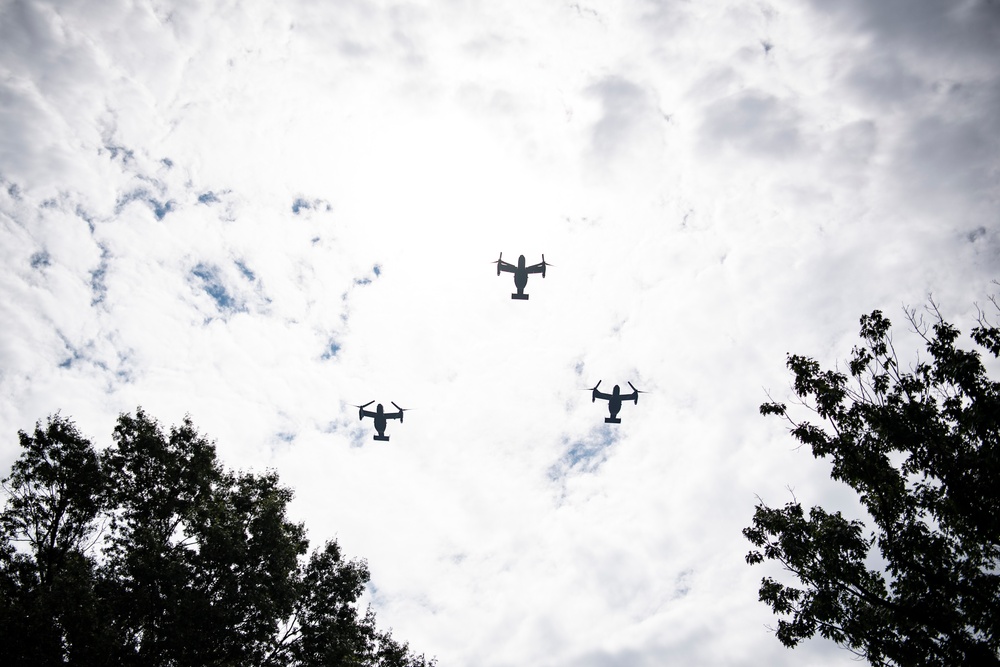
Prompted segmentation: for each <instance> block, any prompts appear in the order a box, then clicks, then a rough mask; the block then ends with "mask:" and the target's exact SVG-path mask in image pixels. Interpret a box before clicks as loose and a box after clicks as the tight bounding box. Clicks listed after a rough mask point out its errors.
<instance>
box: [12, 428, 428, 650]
mask: <svg viewBox="0 0 1000 667" xmlns="http://www.w3.org/2000/svg"><path fill="white" fill-rule="evenodd" d="M20 439H21V446H22V449H23V451H22V454H21V457H20V458H19V459H18V460H17V462H16V463H15V464H14V466H13V470H12V472H11V475H10V476H9V477H8V478H7V479H5V480H4V483H3V485H4V489H5V491H6V492H7V495H8V501H7V503H6V506H5V508H4V510H3V512H2V513H0V627H3V628H4V635H5V641H4V642H3V643H2V644H0V661H2V662H3V663H4V664H11V665H28V664H30V665H47V664H64V663H66V662H69V663H73V664H80V665H90V664H117V665H237V664H239V665H244V664H253V665H271V666H275V667H283V666H302V667H308V666H312V665H357V666H359V667H360V666H371V667H417V666H418V665H427V664H428V663H427V662H426V661H425V660H424V658H423V656H415V655H413V654H412V653H411V652H410V651H409V649H408V647H407V646H406V645H405V644H399V643H397V642H395V641H394V640H393V639H392V636H391V634H390V633H388V632H380V631H378V630H377V629H376V627H375V618H374V614H373V612H372V611H371V610H370V609H369V610H368V611H367V612H366V613H364V614H360V613H359V611H358V609H357V602H358V599H359V598H360V596H361V594H362V593H363V591H364V588H365V585H366V584H367V582H368V580H369V573H368V568H367V565H366V564H365V563H364V561H356V560H346V559H344V558H343V557H342V556H341V553H340V549H339V547H338V546H337V544H336V543H335V542H329V543H327V544H326V545H325V546H324V548H323V549H321V550H320V551H318V552H316V553H314V554H313V555H312V556H311V557H310V558H308V559H306V558H305V554H306V552H307V550H308V543H307V540H306V538H305V529H304V527H303V526H302V525H301V524H296V523H293V522H291V521H289V520H288V518H287V517H286V513H285V509H286V507H287V505H288V503H289V502H290V501H291V498H292V493H291V491H290V490H289V489H287V488H285V487H282V486H281V485H280V483H279V480H278V477H277V475H276V474H275V473H273V472H268V473H266V474H264V475H252V474H234V473H231V472H228V471H226V470H225V469H224V468H223V467H222V466H221V464H220V463H219V462H218V460H217V459H216V455H215V447H214V445H213V444H212V443H210V442H208V441H207V440H206V439H205V438H203V437H201V436H200V435H199V434H198V433H197V431H196V430H195V428H194V426H193V425H192V424H191V422H190V420H188V419H185V421H184V423H183V424H182V425H180V426H179V427H174V428H171V429H170V431H169V433H164V432H163V430H162V429H161V428H160V426H159V424H158V423H157V422H156V421H155V420H153V419H151V418H150V417H148V416H147V415H146V414H145V413H144V412H143V411H142V410H141V409H140V410H138V411H137V412H136V414H135V415H134V416H132V415H127V414H123V415H121V416H120V417H119V419H118V424H117V426H116V428H115V430H114V444H113V446H111V447H109V448H107V449H105V450H104V451H103V452H101V453H100V454H98V453H97V452H96V451H95V450H94V448H93V446H92V445H91V443H90V442H89V441H88V440H86V439H85V438H83V437H82V436H81V435H80V434H79V432H78V431H77V429H76V427H75V426H74V425H73V423H72V422H71V421H69V420H68V419H64V418H63V417H61V416H59V415H55V416H53V417H50V418H49V419H48V421H47V423H46V424H45V426H44V427H43V426H42V425H41V424H40V423H39V425H38V426H37V427H36V429H35V432H34V435H33V436H29V435H27V434H25V433H23V432H22V433H21V434H20ZM18 544H20V545H22V546H20V547H18V546H17V545H18ZM430 664H432V665H433V664H434V661H431V662H430Z"/></svg>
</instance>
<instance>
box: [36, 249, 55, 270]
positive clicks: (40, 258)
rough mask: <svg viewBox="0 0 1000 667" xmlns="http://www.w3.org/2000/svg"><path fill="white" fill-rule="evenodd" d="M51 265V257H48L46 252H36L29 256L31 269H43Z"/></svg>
mask: <svg viewBox="0 0 1000 667" xmlns="http://www.w3.org/2000/svg"><path fill="white" fill-rule="evenodd" d="M51 264H52V257H51V256H50V255H49V253H48V251H47V250H42V251H40V252H36V253H35V254H34V255H32V256H31V268H33V269H43V268H45V267H46V266H50V265H51Z"/></svg>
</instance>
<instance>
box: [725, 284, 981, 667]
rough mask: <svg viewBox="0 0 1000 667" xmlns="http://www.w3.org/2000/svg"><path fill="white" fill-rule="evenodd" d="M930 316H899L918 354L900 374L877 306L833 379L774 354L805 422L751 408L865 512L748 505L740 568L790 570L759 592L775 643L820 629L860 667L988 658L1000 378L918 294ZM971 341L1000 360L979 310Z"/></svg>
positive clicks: (776, 407) (778, 410)
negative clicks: (784, 425)
mask: <svg viewBox="0 0 1000 667" xmlns="http://www.w3.org/2000/svg"><path fill="white" fill-rule="evenodd" d="M930 312H931V313H932V316H933V321H932V322H931V323H930V324H929V325H928V324H926V323H925V322H924V320H923V318H922V317H920V316H918V315H917V313H916V312H915V311H914V310H908V311H907V316H908V319H909V321H910V323H911V325H912V326H913V329H914V330H915V331H916V332H917V333H918V334H919V335H920V336H921V337H922V338H923V341H924V343H925V347H926V351H927V353H928V354H929V357H928V358H927V359H926V360H924V361H917V362H914V363H913V364H911V365H909V367H908V369H904V368H903V367H901V363H900V360H899V357H898V356H897V352H896V350H895V348H894V346H893V340H892V335H891V330H890V329H891V323H890V321H889V320H888V319H886V318H885V317H884V316H883V315H882V313H881V312H880V311H874V312H872V313H871V314H870V315H865V316H863V317H862V318H861V339H862V344H861V345H859V346H856V347H855V348H854V350H853V352H852V354H851V358H850V362H849V364H848V367H847V372H846V373H844V372H841V371H840V370H836V369H835V370H825V371H824V370H821V368H820V365H819V364H818V363H817V362H816V361H815V360H813V359H811V358H808V357H804V356H799V355H789V357H788V368H789V369H790V370H791V372H792V374H793V376H794V390H795V393H796V394H797V396H798V397H799V399H800V400H801V401H802V403H803V404H804V405H805V406H807V407H808V408H811V410H812V412H813V414H815V416H816V417H818V423H812V422H810V421H797V420H795V419H793V418H792V416H790V414H789V411H788V409H787V407H786V406H785V405H784V404H780V403H776V402H767V403H765V404H763V405H761V407H760V411H761V413H762V414H765V415H779V416H782V417H784V418H786V419H787V420H788V421H789V422H791V433H792V436H793V437H794V438H795V439H796V440H798V441H799V442H800V443H802V444H803V445H807V446H808V447H810V448H811V449H812V452H813V455H814V456H816V457H817V458H825V459H828V460H830V461H831V463H832V472H831V476H832V478H833V479H835V480H839V481H840V482H844V483H846V484H847V485H849V486H850V487H851V488H852V489H853V490H854V491H856V492H857V494H858V497H859V500H860V504H861V506H862V507H863V508H864V510H865V513H867V517H864V518H865V520H864V521H862V520H860V519H849V518H847V517H845V516H843V515H842V514H841V512H839V511H833V512H831V511H828V510H826V509H823V508H822V507H813V508H811V509H810V510H809V511H808V512H805V511H804V510H803V508H802V505H801V504H799V503H798V502H797V501H796V500H795V499H794V498H793V500H792V501H791V502H789V503H787V504H786V505H785V506H784V507H781V508H771V507H768V506H766V505H765V504H764V503H763V502H761V503H760V504H758V505H757V507H756V511H755V512H754V517H753V525H752V526H750V527H748V528H745V529H744V530H743V534H744V535H745V536H746V537H747V539H749V540H750V542H751V543H752V544H753V545H754V547H756V548H755V549H754V550H752V551H750V552H749V553H748V554H747V557H746V560H747V562H748V563H749V564H751V565H753V564H758V563H762V562H764V561H765V560H770V561H776V562H778V563H780V564H781V565H782V566H783V567H784V568H785V569H786V570H787V571H789V572H790V573H791V574H792V575H793V576H794V578H795V579H797V584H796V585H788V584H784V583H780V582H779V581H777V580H776V579H774V578H771V577H765V578H764V579H763V580H762V582H761V587H760V600H761V601H763V602H765V603H767V604H768V605H769V606H770V607H771V608H772V609H773V611H774V613H775V614H777V615H778V617H779V620H778V625H777V628H776V632H775V634H776V636H777V638H778V639H779V640H780V641H781V642H782V643H783V644H784V645H786V646H788V647H794V646H796V645H797V644H798V643H799V642H800V641H802V640H803V639H807V638H810V637H813V636H814V635H816V634H817V633H819V635H821V636H823V637H826V638H828V639H831V640H833V641H835V642H837V643H838V644H840V645H842V646H844V647H847V648H849V649H851V650H852V651H854V652H855V653H857V654H859V655H861V656H863V657H864V658H865V659H867V660H868V661H869V662H870V663H871V664H873V665H941V666H944V665H960V664H969V665H971V664H979V665H988V664H993V665H996V664H1000V659H998V655H1000V483H998V480H1000V476H998V473H1000V383H998V382H995V381H993V380H991V379H990V378H989V376H988V373H987V369H986V367H985V365H984V363H983V358H982V356H981V352H980V350H979V349H971V350H967V349H962V348H961V347H959V346H958V345H957V342H958V340H959V337H960V332H959V331H958V329H956V328H955V327H954V326H953V325H951V324H949V323H948V322H946V321H944V319H943V318H942V317H941V315H940V312H939V311H938V309H937V308H936V306H933V303H932V304H931V308H930ZM971 337H972V340H973V342H974V343H975V345H976V346H977V348H980V349H984V350H985V351H986V352H987V353H988V354H989V355H991V356H992V357H993V358H994V359H996V358H997V357H998V356H1000V329H998V328H997V327H996V326H993V325H992V324H990V323H989V322H988V321H987V320H986V318H985V317H984V316H983V315H982V314H981V315H980V318H979V323H978V326H976V327H974V328H973V329H972V332H971Z"/></svg>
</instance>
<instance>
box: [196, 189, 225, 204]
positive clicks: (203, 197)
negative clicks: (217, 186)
mask: <svg viewBox="0 0 1000 667" xmlns="http://www.w3.org/2000/svg"><path fill="white" fill-rule="evenodd" d="M220 201H221V200H220V199H219V196H218V195H217V194H215V193H214V192H212V191H211V190H209V191H208V192H203V193H201V194H200V195H198V203H199V204H217V203H218V202H220Z"/></svg>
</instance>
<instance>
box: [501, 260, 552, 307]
mask: <svg viewBox="0 0 1000 667" xmlns="http://www.w3.org/2000/svg"><path fill="white" fill-rule="evenodd" d="M492 263H493V264H496V265H497V275H498V276H499V275H500V272H501V271H506V272H507V273H513V274H514V287H516V288H517V294H511V295H510V298H512V299H519V300H521V301H527V300H528V295H527V294H525V293H524V286H525V285H527V284H528V274H529V273H540V274H542V278H544V277H545V267H547V266H552V265H551V264H546V262H545V255H544V254H543V255H542V262H541V264H532V265H531V266H525V265H524V255H521V256H520V257H518V258H517V266H514V265H513V264H511V263H510V262H505V261H503V253H500V259H498V260H497V261H495V262H492Z"/></svg>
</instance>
